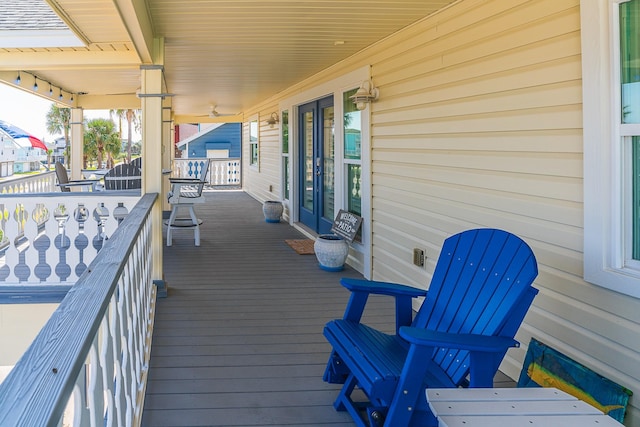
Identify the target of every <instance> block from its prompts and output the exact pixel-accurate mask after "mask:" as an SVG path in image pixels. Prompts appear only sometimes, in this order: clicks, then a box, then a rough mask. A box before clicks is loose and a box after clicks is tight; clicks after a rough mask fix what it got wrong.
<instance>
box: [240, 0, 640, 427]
mask: <svg viewBox="0 0 640 427" xmlns="http://www.w3.org/2000/svg"><path fill="white" fill-rule="evenodd" d="M363 65H371V72H372V77H373V82H374V84H375V85H376V86H377V87H378V88H379V89H380V99H379V100H378V101H377V102H375V103H373V104H372V105H371V107H370V108H371V114H372V116H371V119H372V128H371V135H372V137H371V146H370V150H371V151H370V153H371V172H372V173H371V186H372V192H371V194H372V200H371V205H372V213H371V215H372V230H371V233H372V265H373V278H374V279H377V280H386V281H400V282H403V283H407V284H412V285H415V286H420V287H426V286H427V285H428V283H429V280H430V277H431V274H432V272H433V268H434V263H435V260H437V257H438V255H439V251H440V247H441V245H442V242H443V240H444V239H445V238H446V237H448V236H450V235H451V234H454V233H456V232H459V231H461V230H464V229H467V228H472V227H496V228H502V229H506V230H508V231H510V232H513V233H515V234H517V235H519V236H521V237H522V238H524V239H525V240H526V241H527V242H528V243H529V244H530V245H531V247H532V248H533V250H534V252H535V253H536V256H537V259H538V263H539V270H540V274H539V276H538V278H537V280H536V283H535V286H536V287H537V288H539V289H540V294H539V295H538V297H537V298H536V300H535V301H534V305H533V307H532V308H531V310H530V311H529V313H528V315H527V318H526V320H525V323H524V325H523V326H522V328H521V329H520V331H519V334H518V339H519V340H520V342H521V343H522V344H523V345H522V348H520V349H516V350H512V351H510V352H509V353H508V356H507V358H506V359H505V362H504V363H503V365H502V367H501V369H502V370H503V371H504V372H505V373H507V374H508V375H510V376H511V377H512V378H515V379H517V376H518V375H519V372H520V370H521V368H522V361H523V358H524V355H525V352H526V350H527V345H526V344H527V343H528V342H529V340H530V338H531V337H535V338H537V339H539V340H541V341H543V342H545V343H546V344H548V345H550V346H552V347H554V348H556V349H557V350H559V351H561V352H563V353H565V354H567V355H568V356H570V357H572V358H573V359H575V360H577V361H579V362H581V363H583V364H584V365H586V366H588V367H590V368H591V369H593V370H595V371H596V372H598V373H600V374H601V375H603V376H606V377H608V378H610V379H612V380H613V381H616V382H618V383H620V384H622V385H624V386H625V387H627V388H629V389H631V390H632V391H634V392H635V394H636V395H635V396H634V397H633V398H632V399H631V403H630V407H629V413H628V415H627V420H626V422H625V424H626V425H629V426H632V425H633V426H640V400H639V398H638V395H639V393H640V370H639V369H638V366H640V317H639V315H638V313H640V300H638V299H634V298H632V297H628V296H625V295H621V294H617V293H615V292H611V291H609V290H607V289H605V288H601V287H598V286H595V285H592V284H589V283H587V282H585V281H584V280H583V279H582V270H583V268H582V264H583V204H582V199H583V158H582V152H583V151H582V150H583V148H582V88H581V85H582V80H581V41H580V9H579V0H536V1H524V0H509V1H504V0H488V1H480V0H461V1H460V2H458V3H456V4H455V5H454V6H452V7H449V8H446V9H445V10H443V11H442V12H440V13H438V14H436V15H433V16H431V17H428V18H425V19H424V20H423V21H421V22H418V23H416V24H414V25H412V26H410V27H408V28H406V29H404V30H402V31H400V32H398V33H396V34H395V35H393V36H392V37H389V38H387V39H385V40H383V41H382V42H380V43H378V44H376V45H374V46H372V47H369V48H367V49H366V50H364V51H362V52H360V53H358V54H356V55H354V56H353V57H351V58H349V59H348V60H346V61H343V62H342V63H340V64H337V65H335V66H333V67H331V68H329V69H327V70H325V71H324V72H322V73H319V74H318V75H316V76H313V77H312V78H310V79H308V80H307V81H305V82H303V83H301V84H300V85H297V86H296V87H293V88H289V89H287V90H286V91H284V92H283V93H281V94H280V95H279V96H278V97H276V98H274V99H271V100H269V103H270V104H269V105H268V107H272V106H274V105H276V102H278V100H279V99H284V98H286V97H287V96H290V94H291V93H295V91H299V90H301V89H303V88H309V87H313V86H315V85H318V84H321V83H322V82H324V81H328V80H330V79H332V78H335V77H336V76H338V75H340V74H341V73H346V72H349V71H351V70H353V69H355V68H356V67H362V66H363ZM256 108H257V109H258V108H260V110H259V112H260V114H261V117H262V115H263V114H264V115H265V116H266V114H268V113H270V112H271V111H273V110H274V108H265V107H264V106H258V107H256ZM256 112H258V110H256ZM256 112H253V113H252V114H255V113H256ZM262 122H263V120H262V119H261V124H260V125H261V142H262V145H261V156H262V157H261V171H260V174H261V175H264V177H265V178H264V179H259V180H258V181H256V182H255V183H254V184H255V185H256V188H248V189H247V191H249V193H250V194H253V195H254V197H256V198H259V199H261V198H264V197H266V196H267V195H268V194H266V193H265V188H264V187H266V184H267V182H273V183H274V184H278V187H276V188H277V189H278V191H280V189H279V180H280V178H279V176H280V166H279V162H277V161H275V158H276V157H277V156H278V155H279V145H278V143H277V141H275V140H277V136H276V135H270V134H269V135H266V134H265V133H262V132H264V131H265V129H264V127H263V123H262ZM245 134H246V129H245ZM263 136H264V137H265V138H269V139H270V138H274V139H275V140H274V141H275V142H274V143H270V142H267V143H264V141H265V139H262V137H263ZM271 150H274V152H273V153H271V152H270V151H271ZM246 154H247V153H246V149H245V156H246ZM245 158H246V157H245ZM267 168H268V169H267ZM272 168H273V169H272ZM249 173H251V172H249ZM253 179H254V176H252V177H251V179H249V180H247V181H245V182H251V180H253ZM252 185H253V184H252ZM413 248H422V249H424V250H425V253H426V256H427V262H426V266H425V268H420V267H416V266H414V265H413V264H412V250H413ZM639 286H640V284H639Z"/></svg>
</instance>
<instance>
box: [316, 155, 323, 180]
mask: <svg viewBox="0 0 640 427" xmlns="http://www.w3.org/2000/svg"><path fill="white" fill-rule="evenodd" d="M321 174H322V170H321V169H320V157H316V176H320V175H321Z"/></svg>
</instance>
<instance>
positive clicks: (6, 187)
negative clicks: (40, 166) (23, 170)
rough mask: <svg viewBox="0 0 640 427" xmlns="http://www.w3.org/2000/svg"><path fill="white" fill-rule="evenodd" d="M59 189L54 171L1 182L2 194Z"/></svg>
mask: <svg viewBox="0 0 640 427" xmlns="http://www.w3.org/2000/svg"><path fill="white" fill-rule="evenodd" d="M54 191H59V189H58V187H57V186H56V174H55V172H53V171H50V172H45V173H40V174H37V175H28V176H24V177H21V178H12V179H7V180H4V181H2V182H0V194H20V193H49V192H54Z"/></svg>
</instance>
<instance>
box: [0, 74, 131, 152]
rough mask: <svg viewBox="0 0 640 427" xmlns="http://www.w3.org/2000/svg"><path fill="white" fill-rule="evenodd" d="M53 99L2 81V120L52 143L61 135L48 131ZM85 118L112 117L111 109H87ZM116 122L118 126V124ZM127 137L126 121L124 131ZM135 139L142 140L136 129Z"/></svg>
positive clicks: (0, 84)
mask: <svg viewBox="0 0 640 427" xmlns="http://www.w3.org/2000/svg"><path fill="white" fill-rule="evenodd" d="M51 104H52V102H51V101H48V100H46V99H44V98H41V97H39V96H36V95H33V94H30V93H28V92H26V91H23V90H20V89H15V88H13V87H11V86H7V85H5V84H2V83H0V120H4V121H5V122H7V123H10V124H12V125H14V126H17V127H19V128H21V129H22V130H24V131H26V132H27V133H29V134H31V135H33V136H35V137H36V138H39V139H41V140H43V141H44V142H45V143H46V144H50V143H52V142H53V141H54V140H55V139H56V138H57V137H59V136H62V134H59V135H51V134H49V132H47V112H48V111H49V109H50V108H51ZM84 118H85V119H89V120H91V119H95V118H104V119H110V118H111V117H110V116H109V110H85V111H84ZM117 124H118V123H117V122H116V126H117ZM122 135H123V137H124V138H126V137H127V130H126V123H125V124H124V129H123V131H122ZM133 140H134V141H138V140H140V136H139V134H137V132H135V131H134V135H133Z"/></svg>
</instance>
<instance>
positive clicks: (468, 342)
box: [400, 326, 520, 387]
mask: <svg viewBox="0 0 640 427" xmlns="http://www.w3.org/2000/svg"><path fill="white" fill-rule="evenodd" d="M400 336H401V337H402V338H404V339H405V340H407V341H408V342H409V343H411V344H413V345H417V346H424V347H431V348H436V347H440V348H455V349H459V350H466V351H468V352H469V356H470V363H469V387H492V386H493V377H494V375H495V373H496V371H497V370H498V366H499V365H500V362H501V361H502V358H503V356H504V353H505V352H506V351H507V350H508V349H509V348H510V347H519V346H520V343H519V342H518V341H516V340H515V339H513V338H510V337H502V336H488V335H478V334H456V333H451V332H437V331H430V330H427V329H422V328H414V327H408V326H404V327H401V328H400Z"/></svg>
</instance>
